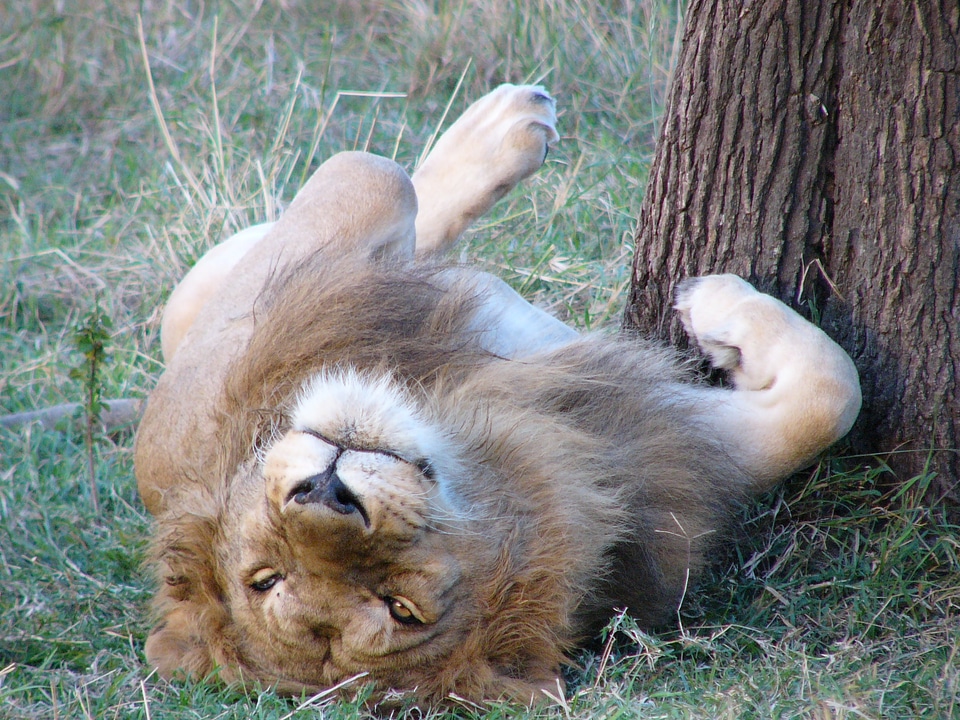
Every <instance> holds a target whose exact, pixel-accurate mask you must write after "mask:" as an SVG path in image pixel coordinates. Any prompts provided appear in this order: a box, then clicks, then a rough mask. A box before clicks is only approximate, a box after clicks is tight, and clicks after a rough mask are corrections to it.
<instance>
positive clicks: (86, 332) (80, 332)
mask: <svg viewBox="0 0 960 720" xmlns="http://www.w3.org/2000/svg"><path fill="white" fill-rule="evenodd" d="M112 329H113V321H112V320H111V319H110V316H109V315H107V314H106V313H105V312H104V310H103V308H102V307H101V305H100V296H99V295H97V296H96V298H95V300H94V303H93V309H92V310H90V312H88V313H87V314H86V315H84V316H83V317H82V318H80V320H79V321H78V322H77V324H76V325H75V326H74V328H73V339H74V342H75V343H76V345H77V350H78V351H79V352H80V356H81V361H80V364H79V365H77V366H76V367H74V368H73V369H72V370H71V371H70V378H71V379H73V380H77V381H78V382H80V383H81V386H82V387H83V404H82V405H81V407H80V408H78V410H77V412H78V414H80V415H82V416H83V419H84V442H85V443H86V446H87V472H88V475H89V480H90V502H91V504H92V505H93V511H94V512H95V513H97V514H99V513H100V500H99V495H98V493H97V471H96V462H95V460H94V454H93V444H94V440H95V438H96V435H97V433H98V432H99V429H100V425H101V416H102V415H103V411H104V410H109V409H110V408H109V406H108V405H107V404H106V403H104V401H103V383H102V378H101V374H102V368H103V365H104V363H105V362H106V360H107V357H108V356H109V354H110V353H109V350H108V349H107V343H108V342H109V341H110V332H111V330H112Z"/></svg>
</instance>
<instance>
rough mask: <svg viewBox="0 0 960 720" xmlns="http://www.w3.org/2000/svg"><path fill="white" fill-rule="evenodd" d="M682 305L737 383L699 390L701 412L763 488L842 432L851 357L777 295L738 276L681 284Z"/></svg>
mask: <svg viewBox="0 0 960 720" xmlns="http://www.w3.org/2000/svg"><path fill="white" fill-rule="evenodd" d="M676 309H677V310H678V311H679V313H680V317H681V319H682V321H683V325H684V327H685V328H686V330H687V332H688V333H689V335H690V336H691V338H693V339H694V340H695V341H696V342H697V343H698V344H699V346H700V348H701V349H702V350H703V351H704V352H705V353H706V355H707V356H708V357H709V358H710V360H711V362H712V363H713V365H714V366H715V367H718V368H723V369H724V370H726V371H727V372H728V373H729V377H730V380H731V381H732V383H733V390H732V391H730V390H723V389H706V388H704V389H698V390H696V392H699V393H701V394H702V396H703V397H702V399H703V401H704V402H703V406H702V407H703V413H704V417H703V419H704V420H705V421H706V422H707V423H708V424H709V425H711V426H712V428H713V430H714V431H715V432H716V434H717V436H718V437H719V438H720V439H721V440H722V442H723V443H724V445H725V446H726V447H728V448H730V449H731V453H730V454H731V455H732V456H733V457H734V459H735V460H737V461H739V462H740V464H741V466H742V467H743V468H744V469H745V470H747V471H748V472H749V473H750V474H751V475H752V477H753V478H754V479H755V483H754V487H753V488H752V490H754V491H755V492H758V493H759V492H763V491H765V490H767V489H769V488H770V487H772V486H773V485H774V484H775V483H776V482H777V481H778V480H781V479H783V478H784V477H786V476H787V475H789V474H790V473H791V472H793V471H795V470H798V469H800V468H802V467H803V466H804V465H806V464H808V463H810V462H811V461H813V460H814V459H815V458H816V456H817V455H818V454H819V453H820V452H821V451H823V450H824V449H826V448H827V447H829V446H830V445H832V444H833V443H834V442H836V441H837V440H839V439H840V438H841V437H843V436H844V435H845V434H846V433H847V432H848V431H849V430H850V428H851V427H852V425H853V423H854V420H856V418H857V414H858V413H859V412H860V402H861V398H860V381H859V377H858V375H857V370H856V367H854V364H853V361H852V360H851V359H850V357H849V356H848V355H847V354H846V353H845V352H844V351H843V350H842V349H841V348H840V346H839V345H837V344H836V343H835V342H833V341H832V340H831V339H830V338H829V337H827V335H826V334H825V333H824V332H823V331H822V330H820V329H819V328H817V327H816V326H815V325H813V324H812V323H809V322H807V321H806V320H804V319H803V318H802V317H800V315H798V314H797V313H796V312H794V311H793V310H791V309H790V308H788V307H787V306H786V305H784V304H783V303H781V302H780V301H779V300H776V299H775V298H772V297H770V296H769V295H765V294H763V293H760V292H758V291H757V290H755V289H754V288H753V286H752V285H750V284H749V283H747V282H746V281H744V280H741V279H740V278H739V277H737V276H735V275H711V276H707V277H701V278H695V279H692V280H688V281H686V282H684V283H682V284H681V285H680V287H679V289H678V292H677V302H676Z"/></svg>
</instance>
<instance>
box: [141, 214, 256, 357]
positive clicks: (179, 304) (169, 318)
mask: <svg viewBox="0 0 960 720" xmlns="http://www.w3.org/2000/svg"><path fill="white" fill-rule="evenodd" d="M272 227H273V223H261V224H260V225H253V226H251V227H248V228H246V229H244V230H241V231H240V232H238V233H237V234H236V235H232V236H230V237H229V238H227V239H226V240H224V241H223V242H221V243H219V244H217V245H214V246H213V247H212V248H210V249H209V250H208V251H207V252H206V253H204V254H203V256H202V257H201V258H200V259H199V260H197V262H196V264H195V265H194V266H193V267H192V268H190V270H189V271H188V272H187V274H186V275H185V276H184V277H183V278H182V279H181V280H180V282H179V283H177V286H176V287H175V288H174V289H173V292H172V293H170V297H169V298H168V299H167V304H166V306H165V307H164V308H163V317H162V319H161V320H160V348H161V349H162V351H163V358H164V360H166V361H167V362H170V359H171V358H172V357H173V354H174V353H175V352H176V351H177V347H179V345H180V342H181V341H182V340H183V336H184V335H186V333H187V330H189V329H190V326H191V325H193V320H194V318H196V316H197V313H198V312H199V311H200V308H201V307H203V306H204V304H205V303H206V302H207V300H209V299H210V298H211V297H212V296H213V294H214V293H215V292H216V291H217V290H218V289H219V288H220V286H221V283H223V281H224V280H225V279H226V278H227V277H228V276H229V275H230V272H231V271H232V270H233V268H234V267H235V266H236V264H237V263H238V262H240V259H241V258H242V257H243V256H244V255H246V254H247V252H248V251H249V250H250V248H252V247H253V246H254V245H256V244H257V243H258V242H259V241H260V240H261V239H263V237H264V236H265V235H266V234H267V233H268V232H269V231H270V228H272Z"/></svg>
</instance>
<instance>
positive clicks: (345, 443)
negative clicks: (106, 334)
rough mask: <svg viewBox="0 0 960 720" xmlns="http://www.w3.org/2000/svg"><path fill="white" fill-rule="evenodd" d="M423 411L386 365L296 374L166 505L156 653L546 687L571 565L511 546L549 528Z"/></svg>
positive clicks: (396, 682) (157, 660)
mask: <svg viewBox="0 0 960 720" xmlns="http://www.w3.org/2000/svg"><path fill="white" fill-rule="evenodd" d="M433 415H434V414H433V413H431V412H430V410H429V408H424V407H423V406H418V404H417V402H416V401H415V400H414V399H413V398H412V397H411V394H410V393H409V392H407V390H406V389H405V388H403V387H402V386H400V385H399V384H398V383H397V382H396V381H394V380H393V379H392V378H390V377H387V376H383V375H379V376H378V375H367V376H365V375H362V374H360V373H357V372H355V371H352V370H332V371H325V372H321V373H319V374H317V375H316V376H315V377H313V378H312V379H311V380H310V381H309V382H307V383H306V384H305V386H304V387H303V389H302V391H301V392H300V393H299V396H298V398H297V400H296V403H295V405H294V407H293V409H292V411H291V412H290V416H289V423H288V427H286V428H285V430H284V431H283V432H282V433H281V434H279V436H278V437H276V438H275V439H274V441H273V442H271V443H269V444H268V446H267V447H265V448H264V449H263V450H262V451H261V452H259V453H258V454H257V456H256V457H254V458H251V459H250V460H249V461H248V462H245V463H244V464H243V465H242V466H241V467H240V469H239V470H238V472H237V473H236V474H235V475H234V477H233V478H232V479H231V482H230V483H229V484H228V486H227V487H226V489H225V490H224V492H222V493H220V494H218V495H217V494H212V493H210V492H209V491H206V490H201V489H200V488H199V487H192V488H190V490H189V491H188V492H187V496H181V497H178V499H177V502H175V503H173V504H172V505H173V506H174V507H176V511H175V514H176V516H177V517H173V515H174V512H170V513H168V515H167V516H164V517H161V518H160V522H159V525H160V527H161V528H162V529H163V532H162V534H161V535H160V537H159V538H158V540H157V544H156V548H155V552H156V556H157V559H158V567H159V572H160V574H161V576H162V578H163V590H162V591H161V593H160V596H159V598H158V601H157V607H158V610H159V611H160V614H161V616H162V617H163V622H162V623H161V625H160V626H159V627H158V628H157V629H156V630H155V631H154V632H153V634H152V635H151V636H150V638H149V641H148V644H147V656H148V659H149V660H150V662H151V663H152V664H154V665H155V666H157V667H158V668H159V669H160V671H161V673H162V674H166V675H170V674H173V673H174V672H175V671H177V670H185V671H187V673H189V674H192V675H195V676H204V675H207V674H210V673H212V672H215V671H216V672H218V673H219V675H220V677H221V679H222V680H225V681H227V682H236V681H243V680H257V681H261V682H266V683H273V684H276V685H278V686H279V687H280V688H281V689H282V690H289V691H300V690H311V689H318V688H326V687H331V686H333V685H336V684H338V683H340V682H341V681H343V680H345V679H347V678H351V677H354V676H362V677H363V678H364V681H365V682H372V683H373V685H374V686H375V687H376V688H379V689H382V690H386V689H398V690H411V691H415V693H416V695H417V697H418V698H434V699H441V698H443V697H445V696H447V695H449V694H450V693H455V694H457V695H461V696H464V697H468V698H475V699H481V698H492V697H493V698H495V697H500V696H507V697H511V698H514V699H520V700H523V701H529V700H530V699H531V698H533V697H535V696H537V695H538V694H539V692H538V691H539V689H540V688H548V689H552V691H553V692H554V693H556V692H558V688H557V682H558V677H559V676H558V672H559V666H560V663H561V661H562V659H563V655H564V652H565V651H567V650H569V648H570V645H571V644H572V640H573V638H572V637H571V636H570V633H569V616H570V614H571V612H572V610H573V609H574V607H575V605H576V601H577V597H576V592H573V591H571V587H570V583H571V577H570V573H569V568H560V567H557V563H555V562H554V563H549V562H546V563H545V562H542V560H541V558H539V557H537V556H538V554H539V553H537V552H530V550H529V548H525V547H521V546H525V545H530V544H531V537H530V535H531V534H532V535H540V534H542V533H547V534H549V533H550V531H551V529H550V528H548V527H535V526H533V525H531V524H529V522H527V523H526V524H527V527H524V525H525V521H524V519H523V517H522V516H519V517H515V518H514V520H513V522H512V523H506V522H505V521H504V518H501V517H497V514H498V513H500V512H502V511H503V509H504V508H503V507H502V504H500V503H498V502H495V501H491V499H490V498H484V497H482V493H481V492H478V491H479V490H480V489H481V488H484V487H487V488H489V487H491V485H492V483H495V482H498V480H497V479H495V478H491V477H489V475H490V474H491V473H496V469H495V468H494V467H492V466H491V465H490V464H489V463H483V462H477V458H476V457H471V455H475V454H476V449H470V448H464V447H462V446H461V444H460V442H459V441H458V440H457V439H456V438H454V437H451V436H450V435H449V434H447V433H445V432H444V431H443V430H441V429H440V426H439V425H438V419H437V418H436V417H434V416H433ZM471 487H472V488H474V491H473V492H471V491H470V488H471ZM545 524H549V523H545ZM511 525H515V526H514V527H511ZM584 559H585V560H587V561H589V559H588V558H584Z"/></svg>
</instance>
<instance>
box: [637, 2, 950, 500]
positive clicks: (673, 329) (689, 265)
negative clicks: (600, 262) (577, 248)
mask: <svg viewBox="0 0 960 720" xmlns="http://www.w3.org/2000/svg"><path fill="white" fill-rule="evenodd" d="M712 272H736V273H738V274H740V275H742V276H744V277H746V278H748V279H750V280H751V281H752V282H754V283H755V284H756V285H757V286H758V287H760V288H761V289H763V290H765V291H767V292H771V293H773V294H774V295H776V296H778V297H780V298H781V299H782V300H784V301H785V302H787V303H788V304H792V305H793V306H794V307H796V308H798V309H801V310H802V311H804V312H805V314H806V315H807V316H808V317H810V315H811V312H812V313H813V314H814V315H815V316H816V317H815V318H814V319H819V320H820V322H821V324H822V326H823V327H824V329H825V330H826V331H827V332H828V333H829V334H830V335H831V336H832V337H834V338H835V339H836V340H837V341H838V342H839V343H840V344H841V345H842V346H843V347H844V348H845V349H846V350H847V351H848V352H849V353H850V354H851V356H852V357H853V358H854V361H855V362H856V363H857V367H858V368H859V370H860V373H861V378H862V382H863V388H864V410H863V413H862V415H861V417H860V420H859V421H858V423H857V426H856V427H855V428H854V431H853V433H852V434H851V438H850V440H851V443H852V446H853V448H854V450H855V451H857V452H862V453H871V454H876V455H877V456H879V457H883V458H884V459H885V460H887V461H888V462H889V463H890V464H891V466H892V467H893V468H894V470H895V471H896V472H897V474H898V475H899V476H900V477H901V478H902V479H907V478H909V477H912V476H913V475H915V474H917V473H919V472H920V471H922V470H923V469H924V468H925V467H926V466H927V464H928V463H929V465H930V467H932V469H934V470H935V471H936V472H937V473H938V486H937V487H938V489H939V491H940V492H941V494H945V493H950V494H952V495H953V499H954V500H957V499H958V497H960V490H958V486H957V479H958V478H960V452H958V449H960V437H958V435H960V397H958V387H957V376H958V370H960V4H958V3H957V2H956V0H885V1H884V2H882V3H880V2H876V1H875V0H821V1H820V2H806V0H757V1H756V2H730V1H729V0H692V2H691V3H690V7H689V9H688V12H687V27H686V30H685V34H684V43H683V49H682V51H681V54H680V58H679V63H678V67H677V69H676V73H675V76H674V84H673V87H672V90H671V94H670V97H669V100H668V105H667V109H666V113H665V117H664V121H663V127H662V131H661V137H660V140H659V144H658V149H657V153H656V156H655V159H654V164H653V167H652V169H651V174H650V182H649V185H648V187H647V193H646V197H645V199H644V203H643V207H642V209H641V213H640V219H639V224H638V229H637V254H636V258H635V262H634V277H633V292H632V295H631V298H630V301H629V303H628V306H627V310H626V315H625V318H624V325H625V327H627V328H640V329H642V330H644V331H647V332H654V333H656V334H658V335H660V336H662V337H665V338H669V339H670V340H672V341H674V342H678V341H680V338H679V336H680V334H681V333H680V330H679V327H678V325H677V324H676V323H675V322H673V321H672V319H671V314H670V311H669V307H670V305H671V297H672V293H673V288H674V285H675V283H676V282H677V281H679V280H680V279H682V278H684V277H689V276H691V275H698V274H704V273H712Z"/></svg>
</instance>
